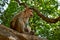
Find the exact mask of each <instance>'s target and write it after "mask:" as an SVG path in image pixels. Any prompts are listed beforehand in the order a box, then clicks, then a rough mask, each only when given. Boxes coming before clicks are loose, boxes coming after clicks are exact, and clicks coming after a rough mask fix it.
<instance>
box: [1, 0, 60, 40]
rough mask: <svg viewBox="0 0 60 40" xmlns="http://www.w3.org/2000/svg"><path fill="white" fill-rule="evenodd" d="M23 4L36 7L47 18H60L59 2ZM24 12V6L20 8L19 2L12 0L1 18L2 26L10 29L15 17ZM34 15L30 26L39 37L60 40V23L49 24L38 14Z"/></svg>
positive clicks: (47, 0) (46, 0) (27, 0)
mask: <svg viewBox="0 0 60 40" xmlns="http://www.w3.org/2000/svg"><path fill="white" fill-rule="evenodd" d="M21 2H24V3H26V4H27V5H28V6H30V7H32V6H34V7H36V8H37V9H38V10H39V11H40V12H41V13H42V14H43V15H45V16H46V17H49V18H57V17H58V16H60V10H58V2H57V0H21ZM22 10H24V7H23V6H18V4H17V2H15V1H14V0H11V2H10V4H9V6H8V8H7V10H6V11H5V12H4V14H3V15H1V16H0V19H1V20H2V24H4V25H5V26H7V27H9V26H10V25H9V24H10V21H11V19H12V18H13V16H14V15H15V14H17V13H18V12H19V11H22ZM33 14H34V16H33V17H32V18H30V20H29V24H30V26H31V28H32V30H35V34H36V35H37V36H39V37H41V38H48V40H60V21H58V22H57V23H47V22H45V21H44V20H42V18H40V17H39V16H38V15H37V13H36V12H33Z"/></svg>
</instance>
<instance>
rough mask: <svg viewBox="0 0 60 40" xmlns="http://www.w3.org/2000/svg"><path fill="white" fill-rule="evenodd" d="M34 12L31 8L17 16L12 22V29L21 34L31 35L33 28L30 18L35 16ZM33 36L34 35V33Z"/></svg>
mask: <svg viewBox="0 0 60 40" xmlns="http://www.w3.org/2000/svg"><path fill="white" fill-rule="evenodd" d="M32 12H33V10H31V9H30V8H25V10H24V11H23V12H19V13H18V14H16V15H15V16H14V17H13V19H12V20H11V22H10V28H12V29H14V30H16V31H18V32H20V33H25V32H28V33H31V32H32V30H31V27H29V25H28V24H29V23H28V21H29V18H30V17H32V16H33V13H32ZM31 34H34V32H32V33H31Z"/></svg>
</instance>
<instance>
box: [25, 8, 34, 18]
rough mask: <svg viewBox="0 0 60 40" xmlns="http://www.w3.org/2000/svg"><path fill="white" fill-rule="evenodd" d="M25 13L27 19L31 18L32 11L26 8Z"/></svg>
mask: <svg viewBox="0 0 60 40" xmlns="http://www.w3.org/2000/svg"><path fill="white" fill-rule="evenodd" d="M25 12H26V15H27V16H28V17H32V16H33V10H32V9H30V8H26V10H25Z"/></svg>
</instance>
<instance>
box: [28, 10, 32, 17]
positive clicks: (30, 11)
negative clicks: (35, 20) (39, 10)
mask: <svg viewBox="0 0 60 40" xmlns="http://www.w3.org/2000/svg"><path fill="white" fill-rule="evenodd" d="M28 14H29V16H30V17H32V16H33V10H31V9H30V10H29V13H28Z"/></svg>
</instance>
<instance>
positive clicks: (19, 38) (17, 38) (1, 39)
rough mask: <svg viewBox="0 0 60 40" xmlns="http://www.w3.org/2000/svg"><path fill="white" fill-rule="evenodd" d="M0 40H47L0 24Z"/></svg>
mask: <svg viewBox="0 0 60 40" xmlns="http://www.w3.org/2000/svg"><path fill="white" fill-rule="evenodd" d="M0 40H47V39H42V38H39V37H37V36H34V35H29V34H24V33H19V32H16V31H14V30H12V29H10V28H8V27H6V26H4V25H2V24H0Z"/></svg>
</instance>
